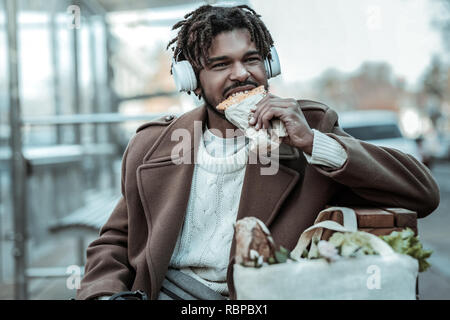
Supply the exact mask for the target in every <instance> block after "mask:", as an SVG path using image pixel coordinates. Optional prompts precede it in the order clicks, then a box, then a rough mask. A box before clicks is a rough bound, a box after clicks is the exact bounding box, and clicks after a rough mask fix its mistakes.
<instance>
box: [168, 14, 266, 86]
mask: <svg viewBox="0 0 450 320" xmlns="http://www.w3.org/2000/svg"><path fill="white" fill-rule="evenodd" d="M260 17H261V16H260V15H259V14H257V13H256V12H255V11H254V10H253V9H251V8H250V7H249V6H247V5H239V6H235V7H216V6H211V5H204V6H201V7H199V8H197V9H196V10H194V11H192V12H190V13H188V14H186V15H185V16H184V20H181V21H179V22H177V23H176V24H175V25H174V26H173V27H172V30H175V29H179V28H180V30H179V31H178V35H177V36H176V37H175V38H173V39H172V40H171V41H170V42H169V44H168V45H167V48H166V49H169V48H170V46H171V45H172V44H174V43H175V42H176V45H175V46H174V48H172V51H173V57H174V59H175V61H182V60H187V61H189V63H190V64H191V65H192V67H193V68H194V72H195V74H196V76H197V78H198V73H199V71H200V70H201V69H202V68H203V66H202V63H201V58H204V59H205V61H206V59H207V57H208V50H209V48H210V46H211V42H212V40H213V39H214V37H215V36H217V35H218V34H219V33H222V32H226V31H232V30H234V29H247V30H248V31H249V32H250V37H251V41H252V42H254V43H255V46H256V48H257V50H258V51H259V52H260V54H261V55H262V57H263V59H265V58H267V57H268V58H272V57H271V54H270V48H271V47H272V45H273V39H272V36H271V35H270V33H269V31H268V30H267V28H266V26H265V25H264V23H263V22H262V21H261V19H260Z"/></svg>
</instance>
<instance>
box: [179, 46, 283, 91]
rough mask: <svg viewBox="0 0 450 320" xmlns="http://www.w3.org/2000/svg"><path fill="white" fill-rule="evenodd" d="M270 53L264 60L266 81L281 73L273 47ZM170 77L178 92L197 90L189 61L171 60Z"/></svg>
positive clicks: (195, 79)
mask: <svg viewBox="0 0 450 320" xmlns="http://www.w3.org/2000/svg"><path fill="white" fill-rule="evenodd" d="M270 53H271V55H272V59H270V60H269V58H266V59H265V60H264V68H265V69H266V74H267V78H268V79H270V78H273V77H276V76H277V75H279V74H280V73H281V67H280V60H279V58H278V53H277V50H276V49H275V47H271V48H270ZM172 75H173V79H174V80H175V85H176V86H177V90H178V91H193V90H195V89H197V78H196V76H195V72H194V69H193V68H192V65H191V64H190V63H189V61H187V60H183V61H175V59H173V58H172Z"/></svg>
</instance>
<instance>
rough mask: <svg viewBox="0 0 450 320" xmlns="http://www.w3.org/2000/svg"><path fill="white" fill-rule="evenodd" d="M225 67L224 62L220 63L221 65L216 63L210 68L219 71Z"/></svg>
mask: <svg viewBox="0 0 450 320" xmlns="http://www.w3.org/2000/svg"><path fill="white" fill-rule="evenodd" d="M226 66H227V64H226V63H225V62H221V63H216V64H214V65H213V66H212V67H211V68H213V69H219V68H224V67H226Z"/></svg>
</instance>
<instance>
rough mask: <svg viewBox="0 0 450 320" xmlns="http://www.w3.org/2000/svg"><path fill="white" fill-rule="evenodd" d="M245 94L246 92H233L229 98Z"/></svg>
mask: <svg viewBox="0 0 450 320" xmlns="http://www.w3.org/2000/svg"><path fill="white" fill-rule="evenodd" d="M245 93H248V90H245V91H239V92H235V93H233V94H232V95H231V96H232V97H236V96H238V95H240V94H245Z"/></svg>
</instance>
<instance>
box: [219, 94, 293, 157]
mask: <svg viewBox="0 0 450 320" xmlns="http://www.w3.org/2000/svg"><path fill="white" fill-rule="evenodd" d="M264 96H265V94H254V95H251V96H249V97H248V98H246V99H245V100H243V101H241V102H239V103H236V104H233V105H231V106H229V107H228V108H226V109H225V117H226V118H227V119H228V121H230V122H231V123H232V124H234V125H235V126H236V127H238V128H239V129H241V130H242V131H244V134H245V136H246V137H248V138H249V139H250V145H249V147H250V151H252V152H255V153H256V152H257V151H258V148H259V150H260V151H259V152H260V153H261V152H264V151H267V152H269V151H271V150H275V149H277V148H278V147H279V146H280V143H281V140H282V138H283V137H285V136H287V132H286V128H285V127H284V124H283V122H282V121H281V120H279V119H274V120H272V122H271V124H272V128H270V129H268V130H264V129H260V130H256V129H255V128H254V127H253V126H250V125H249V123H248V121H249V120H250V119H251V117H252V115H253V112H252V111H251V110H250V109H251V108H252V107H254V106H255V105H256V104H257V103H258V102H259V101H260V100H261V99H262V98H264Z"/></svg>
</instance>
